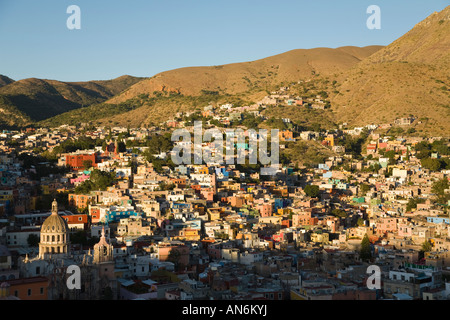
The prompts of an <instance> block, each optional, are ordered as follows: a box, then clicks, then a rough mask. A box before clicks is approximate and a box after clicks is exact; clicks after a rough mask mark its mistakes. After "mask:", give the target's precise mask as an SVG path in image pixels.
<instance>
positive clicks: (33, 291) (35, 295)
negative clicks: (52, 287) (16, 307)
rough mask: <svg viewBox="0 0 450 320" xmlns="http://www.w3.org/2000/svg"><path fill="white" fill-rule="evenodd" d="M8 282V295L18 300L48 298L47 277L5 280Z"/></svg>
mask: <svg viewBox="0 0 450 320" xmlns="http://www.w3.org/2000/svg"><path fill="white" fill-rule="evenodd" d="M5 282H6V283H8V284H9V286H10V287H9V293H10V295H13V296H16V297H17V298H19V299H20V300H48V279H47V278H45V277H31V278H22V279H14V280H7V281H5Z"/></svg>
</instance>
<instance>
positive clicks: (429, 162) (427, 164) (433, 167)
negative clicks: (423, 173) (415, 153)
mask: <svg viewBox="0 0 450 320" xmlns="http://www.w3.org/2000/svg"><path fill="white" fill-rule="evenodd" d="M420 164H421V165H422V167H424V168H425V169H428V170H430V171H438V170H440V169H441V162H440V161H439V160H438V159H435V158H424V159H422V160H420Z"/></svg>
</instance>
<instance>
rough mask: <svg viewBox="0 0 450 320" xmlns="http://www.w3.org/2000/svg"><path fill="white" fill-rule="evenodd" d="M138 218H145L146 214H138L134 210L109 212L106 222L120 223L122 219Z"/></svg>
mask: <svg viewBox="0 0 450 320" xmlns="http://www.w3.org/2000/svg"><path fill="white" fill-rule="evenodd" d="M138 216H140V217H143V216H144V212H137V211H134V210H108V211H107V212H106V215H105V220H106V221H105V222H106V223H110V222H119V221H120V219H126V218H129V217H138Z"/></svg>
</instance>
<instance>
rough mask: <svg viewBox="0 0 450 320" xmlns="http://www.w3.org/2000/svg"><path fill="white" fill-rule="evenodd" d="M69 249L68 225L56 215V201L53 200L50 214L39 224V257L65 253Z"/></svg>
mask: <svg viewBox="0 0 450 320" xmlns="http://www.w3.org/2000/svg"><path fill="white" fill-rule="evenodd" d="M68 250H69V226H68V224H67V221H66V220H64V219H63V218H62V217H60V216H59V215H58V203H57V202H56V200H55V201H53V203H52V214H51V215H50V216H49V217H48V218H47V219H45V221H44V223H43V224H42V226H41V241H40V242H39V257H41V258H45V256H46V255H47V254H67V253H68Z"/></svg>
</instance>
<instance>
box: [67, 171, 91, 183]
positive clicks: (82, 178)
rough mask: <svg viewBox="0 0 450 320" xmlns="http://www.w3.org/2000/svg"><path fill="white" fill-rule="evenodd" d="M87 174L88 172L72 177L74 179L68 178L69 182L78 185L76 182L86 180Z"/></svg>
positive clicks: (87, 178)
mask: <svg viewBox="0 0 450 320" xmlns="http://www.w3.org/2000/svg"><path fill="white" fill-rule="evenodd" d="M89 177H90V176H89V175H88V174H84V173H83V174H82V175H81V176H79V177H76V178H74V179H70V183H71V184H74V185H78V184H80V183H83V182H84V181H86V180H89Z"/></svg>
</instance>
